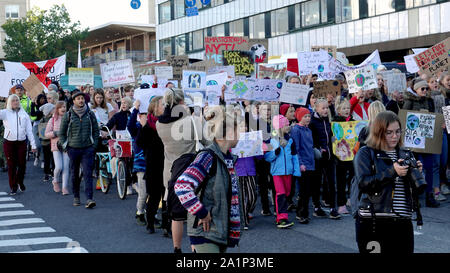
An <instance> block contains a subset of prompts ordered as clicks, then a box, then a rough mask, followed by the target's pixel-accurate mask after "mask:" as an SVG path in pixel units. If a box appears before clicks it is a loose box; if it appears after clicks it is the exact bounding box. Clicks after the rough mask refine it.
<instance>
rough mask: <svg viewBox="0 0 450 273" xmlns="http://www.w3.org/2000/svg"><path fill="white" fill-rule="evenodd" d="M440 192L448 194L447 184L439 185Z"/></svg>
mask: <svg viewBox="0 0 450 273" xmlns="http://www.w3.org/2000/svg"><path fill="white" fill-rule="evenodd" d="M441 193H442V194H445V195H447V194H450V189H449V188H448V186H447V185H445V184H444V185H442V186H441Z"/></svg>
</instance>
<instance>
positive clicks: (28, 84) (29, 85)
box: [22, 73, 44, 101]
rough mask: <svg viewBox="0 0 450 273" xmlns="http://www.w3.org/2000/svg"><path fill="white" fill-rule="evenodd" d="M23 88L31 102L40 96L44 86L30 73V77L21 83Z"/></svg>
mask: <svg viewBox="0 0 450 273" xmlns="http://www.w3.org/2000/svg"><path fill="white" fill-rule="evenodd" d="M22 85H23V87H25V89H26V90H27V93H28V96H30V98H31V100H33V101H34V99H35V98H36V97H37V96H39V95H40V94H42V91H44V85H43V84H42V82H41V81H40V80H39V79H38V78H37V77H36V75H34V74H33V73H31V75H30V76H29V77H28V79H26V80H25V81H24V82H23V84H22Z"/></svg>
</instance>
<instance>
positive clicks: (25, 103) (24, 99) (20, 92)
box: [15, 84, 36, 121]
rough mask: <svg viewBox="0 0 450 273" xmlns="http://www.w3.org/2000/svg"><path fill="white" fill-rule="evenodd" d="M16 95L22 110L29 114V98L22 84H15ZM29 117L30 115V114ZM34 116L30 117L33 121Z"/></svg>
mask: <svg viewBox="0 0 450 273" xmlns="http://www.w3.org/2000/svg"><path fill="white" fill-rule="evenodd" d="M15 90H16V95H17V96H18V97H19V99H20V104H21V105H22V108H23V110H25V112H26V113H27V114H28V115H30V112H31V99H30V98H29V97H28V96H27V95H26V94H25V88H24V87H23V85H21V84H18V85H16V86H15ZM30 117H31V116H30ZM35 119H36V117H34V118H33V117H31V121H34V120H35Z"/></svg>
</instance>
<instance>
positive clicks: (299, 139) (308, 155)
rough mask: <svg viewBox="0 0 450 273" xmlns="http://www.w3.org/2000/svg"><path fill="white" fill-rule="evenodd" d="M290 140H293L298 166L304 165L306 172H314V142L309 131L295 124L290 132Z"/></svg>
mask: <svg viewBox="0 0 450 273" xmlns="http://www.w3.org/2000/svg"><path fill="white" fill-rule="evenodd" d="M291 138H292V139H293V140H294V143H295V148H296V149H297V155H298V162H299V164H300V166H301V165H305V167H306V170H307V171H314V170H315V160H314V140H313V137H312V132H311V130H310V129H309V128H308V127H305V126H300V125H298V124H297V125H295V126H294V127H293V128H292V130H291Z"/></svg>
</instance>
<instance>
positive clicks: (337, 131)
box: [331, 121, 367, 161]
mask: <svg viewBox="0 0 450 273" xmlns="http://www.w3.org/2000/svg"><path fill="white" fill-rule="evenodd" d="M366 126H367V121H349V122H332V123H331V130H332V131H333V138H332V142H333V154H334V155H336V157H337V158H339V160H340V161H352V160H353V158H354V156H355V154H354V153H353V150H354V148H355V145H356V142H357V141H358V136H359V133H360V132H361V130H362V128H364V127H366Z"/></svg>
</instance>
